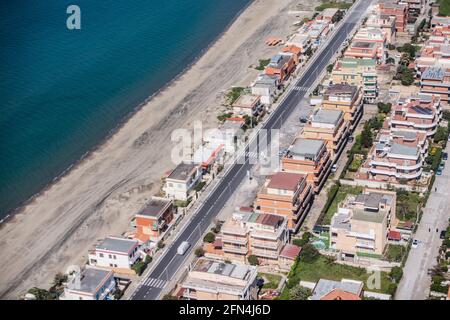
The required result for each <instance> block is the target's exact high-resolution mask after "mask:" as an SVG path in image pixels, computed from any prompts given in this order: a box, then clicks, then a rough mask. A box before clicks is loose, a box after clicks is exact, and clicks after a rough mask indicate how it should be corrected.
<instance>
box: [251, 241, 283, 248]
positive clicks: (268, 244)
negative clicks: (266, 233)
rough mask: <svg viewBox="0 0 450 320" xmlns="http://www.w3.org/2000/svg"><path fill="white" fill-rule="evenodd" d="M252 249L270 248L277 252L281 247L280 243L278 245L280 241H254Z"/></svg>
mask: <svg viewBox="0 0 450 320" xmlns="http://www.w3.org/2000/svg"><path fill="white" fill-rule="evenodd" d="M252 247H255V248H269V249H274V250H277V249H278V247H279V243H278V241H258V240H253V241H252Z"/></svg>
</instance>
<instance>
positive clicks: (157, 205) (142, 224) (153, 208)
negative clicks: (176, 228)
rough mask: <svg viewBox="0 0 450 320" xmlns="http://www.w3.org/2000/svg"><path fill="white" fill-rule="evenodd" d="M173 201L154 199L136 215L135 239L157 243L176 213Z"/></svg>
mask: <svg viewBox="0 0 450 320" xmlns="http://www.w3.org/2000/svg"><path fill="white" fill-rule="evenodd" d="M175 210H176V208H175V206H174V205H173V201H172V200H170V199H167V198H159V197H152V198H151V200H150V201H149V202H148V203H147V204H146V205H145V206H144V208H142V210H140V211H139V212H138V213H137V214H136V215H135V224H136V234H135V238H136V239H138V240H139V241H142V242H144V243H145V242H147V241H149V240H152V241H155V242H157V241H158V240H159V238H160V237H161V235H162V234H163V233H164V231H165V230H166V229H167V226H168V225H169V223H170V222H171V221H172V220H173V216H174V213H175Z"/></svg>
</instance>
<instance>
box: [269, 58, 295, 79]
mask: <svg viewBox="0 0 450 320" xmlns="http://www.w3.org/2000/svg"><path fill="white" fill-rule="evenodd" d="M294 69H295V60H294V55H293V54H290V53H279V54H277V55H275V56H273V57H272V58H271V59H270V62H269V64H268V65H267V66H266V69H265V73H266V74H267V75H269V76H279V77H280V81H281V82H283V81H285V80H286V79H287V78H288V77H289V75H290V74H291V73H292V71H294Z"/></svg>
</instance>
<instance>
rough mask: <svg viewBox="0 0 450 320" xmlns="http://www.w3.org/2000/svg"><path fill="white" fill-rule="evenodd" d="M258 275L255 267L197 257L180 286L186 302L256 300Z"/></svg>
mask: <svg viewBox="0 0 450 320" xmlns="http://www.w3.org/2000/svg"><path fill="white" fill-rule="evenodd" d="M257 275H258V270H257V267H255V266H249V265H244V264H234V263H225V262H222V261H216V260H212V259H207V258H200V259H198V260H197V261H196V262H194V265H193V266H192V268H190V271H189V273H188V275H187V276H186V278H185V279H184V281H183V283H182V284H181V288H182V289H181V291H182V293H181V295H182V296H183V297H184V298H185V299H189V300H256V299H257V291H258V287H257V281H256V279H257Z"/></svg>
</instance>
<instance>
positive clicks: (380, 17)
mask: <svg viewBox="0 0 450 320" xmlns="http://www.w3.org/2000/svg"><path fill="white" fill-rule="evenodd" d="M395 20H396V17H395V16H390V15H386V14H379V13H372V14H370V15H369V16H368V17H367V21H366V26H367V27H371V28H380V29H381V30H383V31H384V33H385V35H386V42H387V43H389V44H394V43H395V39H396V37H395V36H396V28H395Z"/></svg>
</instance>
